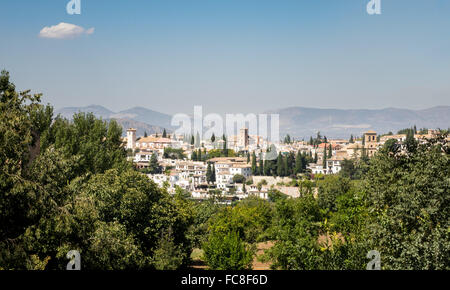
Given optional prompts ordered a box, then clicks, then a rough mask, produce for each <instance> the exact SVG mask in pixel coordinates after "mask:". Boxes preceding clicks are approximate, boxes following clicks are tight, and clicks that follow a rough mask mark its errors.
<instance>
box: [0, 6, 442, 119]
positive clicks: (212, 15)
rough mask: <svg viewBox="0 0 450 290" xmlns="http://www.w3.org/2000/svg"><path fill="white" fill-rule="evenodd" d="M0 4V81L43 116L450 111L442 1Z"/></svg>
mask: <svg viewBox="0 0 450 290" xmlns="http://www.w3.org/2000/svg"><path fill="white" fill-rule="evenodd" d="M68 2H69V0H67V1H66V0H64V1H63V0H58V1H57V0H45V1H20V0H15V1H12V0H9V1H2V2H1V3H0V24H1V25H0V35H1V38H0V39H1V44H0V69H6V70H8V71H10V73H11V77H12V81H13V82H14V83H15V84H16V86H17V88H18V89H19V90H24V89H31V90H32V92H34V93H39V92H41V93H43V94H44V97H43V101H44V102H49V103H51V104H52V105H53V106H54V107H55V108H56V109H59V108H62V107H83V106H88V105H91V104H97V105H102V106H104V107H106V108H108V109H110V110H112V111H115V112H117V111H120V110H124V109H128V108H131V107H136V106H140V107H146V108H149V109H152V110H155V111H158V112H162V113H167V114H173V113H177V112H186V113H190V112H191V111H192V110H193V107H194V105H202V106H203V107H204V109H205V111H208V112H217V113H228V112H229V113H237V112H242V113H248V112H264V111H267V110H272V109H279V108H285V107H311V108H334V109H383V108H389V107H396V108H405V109H414V110H417V109H427V108H431V107H435V106H448V105H450V101H449V100H450V82H449V77H450V17H449V15H450V1H446V0H427V1H420V0H395V1H390V0H382V14H381V15H368V14H367V13H366V5H367V3H368V2H369V1H368V0H353V1H324V0H314V1H312V0H310V1H307V0H305V1H299V0H278V1H275V0H245V1H242V0H241V1H238V0H217V1H211V0H172V1H163V0H153V1H143V0H136V1H132V2H130V1H107V0H82V1H81V2H82V11H81V12H82V14H81V15H73V16H71V15H68V14H67V13H66V9H65V8H66V4H67V3H68Z"/></svg>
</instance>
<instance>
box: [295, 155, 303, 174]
mask: <svg viewBox="0 0 450 290" xmlns="http://www.w3.org/2000/svg"><path fill="white" fill-rule="evenodd" d="M302 172H303V156H302V155H301V153H300V151H298V152H297V157H296V158H295V168H294V174H295V175H297V174H299V173H302Z"/></svg>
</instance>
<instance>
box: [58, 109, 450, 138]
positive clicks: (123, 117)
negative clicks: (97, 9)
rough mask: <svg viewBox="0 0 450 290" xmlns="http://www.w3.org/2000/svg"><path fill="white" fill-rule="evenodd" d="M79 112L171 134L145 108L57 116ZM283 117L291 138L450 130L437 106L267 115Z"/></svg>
mask: <svg viewBox="0 0 450 290" xmlns="http://www.w3.org/2000/svg"><path fill="white" fill-rule="evenodd" d="M78 112H92V113H94V115H95V116H97V117H101V118H102V119H104V120H110V119H115V120H117V122H118V123H119V124H121V125H122V127H123V129H124V134H125V130H126V129H127V128H129V127H133V128H136V129H137V135H138V136H140V135H143V134H144V132H147V133H148V134H151V133H155V132H158V133H159V132H162V131H163V130H164V129H166V130H167V131H168V132H170V131H172V130H173V129H176V128H173V127H172V126H171V125H170V122H171V119H172V116H170V115H168V114H164V113H160V112H157V111H153V110H150V109H147V108H143V107H134V108H131V109H127V110H123V111H120V112H113V111H111V110H109V109H107V108H105V107H103V106H99V105H90V106H87V107H67V108H62V109H59V110H56V112H55V113H56V114H61V115H62V116H63V117H65V118H68V119H72V116H73V114H75V113H78ZM265 113H266V114H279V115H280V135H281V136H280V137H282V136H285V135H286V134H290V135H291V136H292V137H295V138H303V139H305V140H306V139H307V138H309V136H315V135H316V134H317V132H319V131H320V133H321V135H325V136H327V137H329V138H346V139H348V137H349V136H350V135H351V134H353V135H354V136H360V135H362V133H364V132H365V131H367V130H374V131H376V132H378V133H380V134H383V133H387V132H389V131H392V132H394V133H395V132H397V131H398V130H400V129H404V128H409V127H411V126H414V125H416V126H417V128H443V129H444V128H445V129H446V128H449V127H450V106H437V107H432V108H429V109H424V110H408V109H398V108H386V109H378V110H368V109H349V110H346V109H319V108H306V107H288V108H282V109H278V110H271V111H267V112H265Z"/></svg>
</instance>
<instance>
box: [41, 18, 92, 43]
mask: <svg viewBox="0 0 450 290" xmlns="http://www.w3.org/2000/svg"><path fill="white" fill-rule="evenodd" d="M93 33H94V27H92V28H89V29H84V28H83V27H81V26H77V25H75V24H70V23H65V22H61V23H60V24H58V25H54V26H46V27H44V28H42V30H41V31H40V32H39V37H42V38H54V39H67V38H75V37H78V36H81V35H83V34H86V35H90V34H93Z"/></svg>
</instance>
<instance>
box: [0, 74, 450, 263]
mask: <svg viewBox="0 0 450 290" xmlns="http://www.w3.org/2000/svg"><path fill="white" fill-rule="evenodd" d="M40 97H41V96H40V95H31V94H30V92H29V91H25V92H20V93H18V92H16V89H15V86H14V85H13V84H12V83H11V82H10V81H9V74H8V73H7V72H2V73H1V76H0V100H1V101H0V225H1V227H0V269H65V267H66V264H67V262H68V259H67V257H66V254H67V253H68V252H69V251H70V250H78V251H79V252H80V254H81V260H82V268H83V269H179V268H181V267H184V266H188V265H189V262H190V254H191V252H192V249H193V248H202V250H203V252H204V254H203V259H204V261H205V263H206V265H207V266H208V267H209V268H210V269H233V270H241V269H250V268H252V263H253V261H254V259H255V258H256V257H255V256H256V245H257V244H258V243H261V242H267V241H269V242H271V245H272V246H271V247H270V249H268V250H266V252H265V254H264V255H263V257H258V258H260V259H263V260H265V261H267V262H270V263H271V267H272V268H274V269H365V268H366V265H367V263H368V262H369V259H367V258H366V255H367V252H368V251H370V250H377V251H379V252H380V254H381V267H382V268H383V269H447V270H449V269H450V263H449V261H450V213H449V209H450V205H449V200H450V196H449V187H450V164H449V153H450V149H449V147H448V144H447V141H446V139H445V138H444V137H445V136H442V137H439V138H435V139H432V140H428V142H425V143H424V142H422V143H421V144H419V143H418V142H417V141H415V140H414V137H413V135H412V134H411V131H407V132H406V133H407V135H408V136H407V138H406V141H405V142H402V143H399V142H396V141H395V140H389V141H387V142H386V143H385V145H384V147H383V148H382V149H381V150H380V151H379V152H378V153H377V154H376V155H375V156H374V157H372V158H371V159H370V160H369V158H367V156H364V157H363V158H360V159H357V160H356V159H355V160H346V161H345V162H344V164H343V168H342V171H341V172H340V174H338V175H331V176H316V178H315V179H310V177H309V176H308V174H305V169H306V165H307V163H309V162H312V160H313V159H312V156H311V155H309V156H308V155H306V154H305V153H301V152H298V153H297V154H293V153H291V154H288V155H282V154H277V155H276V156H277V157H278V158H275V160H262V158H259V160H257V157H256V155H255V154H252V156H251V166H252V168H253V169H254V170H255V172H257V173H258V174H261V175H262V174H266V175H280V176H292V177H294V179H293V181H292V183H291V186H297V187H298V190H299V193H300V197H299V198H295V199H294V198H289V197H288V196H287V195H284V194H283V193H281V192H279V191H277V190H276V189H270V190H269V194H268V195H269V196H268V197H269V199H268V200H262V199H259V198H255V197H251V198H248V199H245V200H242V201H239V202H236V203H234V204H232V205H224V204H222V203H221V202H220V201H221V200H216V199H214V198H213V199H211V200H210V201H205V202H194V201H192V200H191V199H189V194H186V193H185V192H184V191H183V190H181V189H180V190H177V193H176V194H175V195H169V194H168V193H167V191H166V190H165V189H164V188H158V187H157V186H156V185H155V184H154V183H153V182H152V181H150V179H149V178H148V177H147V176H145V175H144V174H142V173H140V172H138V171H137V170H135V169H134V168H133V166H132V164H131V163H129V162H128V161H127V160H126V155H127V152H126V151H125V150H124V147H123V144H122V140H121V128H120V127H119V126H118V124H117V123H116V122H114V121H111V122H109V123H107V122H105V121H103V120H101V119H97V118H95V117H94V116H93V115H92V114H83V113H79V114H76V115H74V117H73V120H72V121H69V120H66V119H64V118H61V117H60V116H56V117H54V116H53V109H52V107H51V106H44V105H42V104H41V103H40ZM222 139H223V140H224V141H226V139H225V137H223V138H222ZM311 139H312V138H311ZM287 141H290V140H288V139H287ZM319 141H320V142H323V141H326V138H325V137H324V138H322V136H320V134H318V136H317V138H316V139H314V140H311V143H312V144H318V143H319ZM233 154H234V152H231V151H226V152H225V151H224V150H222V149H216V150H213V151H210V152H209V155H208V156H207V157H208V158H211V157H214V156H233ZM180 156H183V157H184V155H183V152H182V151H180V150H175V149H167V150H166V151H165V157H168V158H179V157H180ZM205 156H206V155H205V154H204V152H202V151H200V152H199V156H197V157H200V158H199V159H201V160H203V159H206V157H205ZM248 162H249V163H250V157H248ZM151 164H152V169H151V170H152V171H154V172H160V170H161V168H159V167H158V166H159V165H158V162H157V159H156V154H154V155H153V156H152V162H151ZM214 173H215V169H214V166H213V165H211V164H209V165H208V174H207V175H208V182H214V180H215V174H214ZM300 176H301V177H300ZM234 181H235V182H237V183H241V182H244V181H245V178H244V179H243V176H236V177H235V180H234ZM263 184H267V183H266V182H265V181H264V182H261V183H260V184H258V185H257V186H258V187H261V186H262V185H263Z"/></svg>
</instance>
